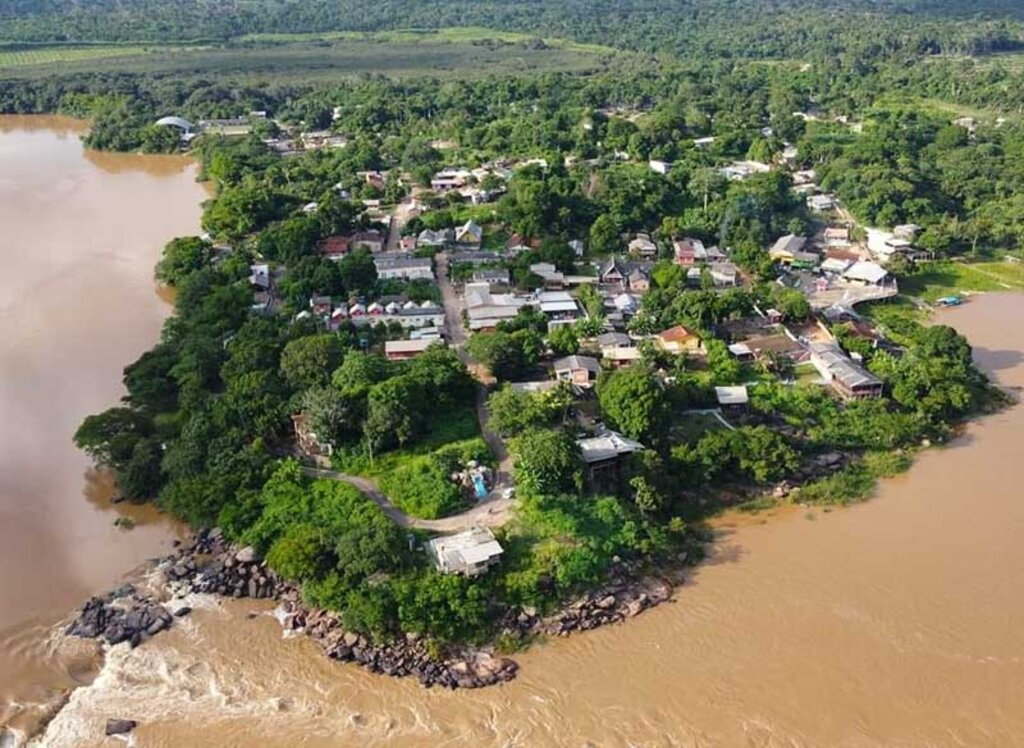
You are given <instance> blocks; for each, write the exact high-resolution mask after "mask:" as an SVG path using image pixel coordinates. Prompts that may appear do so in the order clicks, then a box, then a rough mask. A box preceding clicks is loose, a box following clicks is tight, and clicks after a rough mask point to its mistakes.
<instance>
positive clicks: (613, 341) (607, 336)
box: [597, 332, 633, 348]
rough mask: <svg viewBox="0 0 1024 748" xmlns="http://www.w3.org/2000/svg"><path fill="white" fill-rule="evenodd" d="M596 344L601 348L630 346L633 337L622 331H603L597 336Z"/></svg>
mask: <svg viewBox="0 0 1024 748" xmlns="http://www.w3.org/2000/svg"><path fill="white" fill-rule="evenodd" d="M597 345H598V346H599V347H601V348H612V347H621V348H632V347H633V338H631V337H629V335H627V334H626V333H624V332H605V333H601V334H600V335H598V336H597Z"/></svg>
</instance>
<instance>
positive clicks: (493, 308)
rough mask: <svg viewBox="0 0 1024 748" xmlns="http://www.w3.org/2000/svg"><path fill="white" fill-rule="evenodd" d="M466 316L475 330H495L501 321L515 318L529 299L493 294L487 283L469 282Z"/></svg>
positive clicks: (470, 327) (466, 292) (466, 295)
mask: <svg viewBox="0 0 1024 748" xmlns="http://www.w3.org/2000/svg"><path fill="white" fill-rule="evenodd" d="M465 301H466V317H467V318H468V321H469V329H470V330H472V331H473V332H478V331H481V330H494V329H495V328H496V327H497V326H498V323H499V322H502V321H504V320H510V319H514V318H515V316H516V315H517V314H519V310H520V309H521V308H522V307H523V306H525V305H527V304H528V303H530V302H529V299H526V298H523V297H521V296H516V295H514V294H492V293H491V288H490V285H489V284H487V283H467V284H466V288H465Z"/></svg>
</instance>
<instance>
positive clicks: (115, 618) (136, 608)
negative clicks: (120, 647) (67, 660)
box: [67, 584, 184, 648]
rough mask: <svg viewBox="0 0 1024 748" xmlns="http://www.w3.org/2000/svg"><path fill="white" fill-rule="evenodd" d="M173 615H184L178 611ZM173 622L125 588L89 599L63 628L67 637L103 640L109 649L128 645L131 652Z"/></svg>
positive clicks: (162, 609)
mask: <svg viewBox="0 0 1024 748" xmlns="http://www.w3.org/2000/svg"><path fill="white" fill-rule="evenodd" d="M175 613H176V614H179V613H180V614H181V615H184V613H181V611H175ZM173 620H174V616H172V615H171V613H170V611H168V610H167V608H165V607H164V606H163V605H161V604H160V603H159V602H156V601H155V600H153V599H151V598H149V597H146V596H144V595H141V594H139V592H138V590H136V589H135V587H134V586H133V585H130V584H127V585H124V586H122V587H119V588H117V589H116V590H112V591H111V592H108V593H107V594H106V595H104V596H103V597H93V598H90V600H89V601H88V602H87V603H86V604H85V605H84V606H82V609H81V611H79V613H78V615H77V616H76V617H75V619H74V620H73V621H72V622H71V624H70V625H69V626H68V627H67V633H68V634H71V635H73V636H80V637H83V638H86V639H103V640H104V641H106V642H107V643H108V644H110V645H114V644H120V643H121V642H128V643H129V644H130V645H131V646H132V647H133V648H134V647H137V646H138V645H139V644H141V643H142V642H143V641H144V640H145V639H147V638H149V637H151V636H155V635H156V634H159V633H160V632H161V631H163V630H164V629H167V628H170V626H171V623H172V621H173Z"/></svg>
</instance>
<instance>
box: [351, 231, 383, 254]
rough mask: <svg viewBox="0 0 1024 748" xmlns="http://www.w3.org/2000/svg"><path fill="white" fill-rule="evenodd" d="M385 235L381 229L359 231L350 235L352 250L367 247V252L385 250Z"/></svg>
mask: <svg viewBox="0 0 1024 748" xmlns="http://www.w3.org/2000/svg"><path fill="white" fill-rule="evenodd" d="M384 241H385V239H384V236H383V235H382V234H381V233H380V232H379V231H374V230H371V231H357V232H356V233H354V234H352V236H351V237H349V246H351V248H352V250H353V251H354V250H357V249H365V250H366V251H367V252H374V253H377V252H383V251H384Z"/></svg>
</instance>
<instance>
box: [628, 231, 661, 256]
mask: <svg viewBox="0 0 1024 748" xmlns="http://www.w3.org/2000/svg"><path fill="white" fill-rule="evenodd" d="M629 253H630V254H631V255H634V256H636V257H640V258H642V259H645V260H653V259H656V258H657V257H658V245H657V244H655V243H654V242H653V241H651V237H650V235H649V234H637V235H636V237H635V238H634V239H633V241H631V242H630V243H629Z"/></svg>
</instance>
